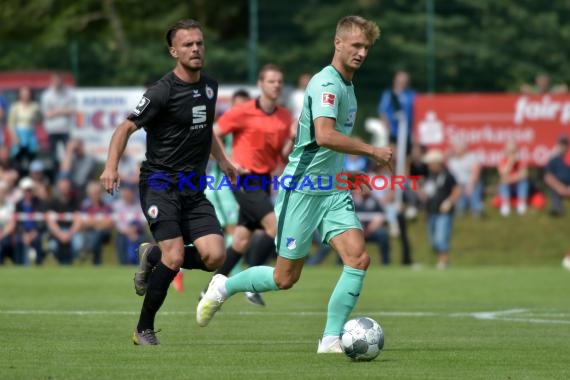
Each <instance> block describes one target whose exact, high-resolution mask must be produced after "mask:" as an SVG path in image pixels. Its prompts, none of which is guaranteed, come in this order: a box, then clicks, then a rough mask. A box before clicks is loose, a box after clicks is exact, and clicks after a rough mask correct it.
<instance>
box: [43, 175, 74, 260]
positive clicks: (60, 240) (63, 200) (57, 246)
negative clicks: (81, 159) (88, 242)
mask: <svg viewBox="0 0 570 380" xmlns="http://www.w3.org/2000/svg"><path fill="white" fill-rule="evenodd" d="M56 185H57V192H56V194H55V196H54V199H53V200H52V201H51V202H50V205H49V207H48V209H49V211H50V212H51V213H50V214H49V215H48V217H47V220H46V222H47V227H48V230H49V232H50V238H49V241H48V245H49V248H50V250H51V252H53V254H54V256H55V258H56V259H57V261H58V262H59V263H60V264H62V265H71V264H72V262H73V259H74V257H76V256H77V255H78V253H79V250H80V248H81V245H82V242H81V238H82V236H81V234H79V231H80V230H81V215H79V205H78V203H77V199H76V198H75V197H74V196H73V192H72V185H71V181H70V180H69V179H68V178H65V177H62V178H59V179H58V180H57V184H56ZM56 213H57V214H56Z"/></svg>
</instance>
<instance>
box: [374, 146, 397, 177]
mask: <svg viewBox="0 0 570 380" xmlns="http://www.w3.org/2000/svg"><path fill="white" fill-rule="evenodd" d="M372 157H373V158H374V160H376V162H378V164H379V165H380V167H382V168H385V167H386V168H388V170H390V172H391V173H393V172H394V170H393V169H392V148H374V151H373V153H372Z"/></svg>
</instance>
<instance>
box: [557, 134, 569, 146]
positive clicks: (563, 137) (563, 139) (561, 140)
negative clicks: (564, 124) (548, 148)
mask: <svg viewBox="0 0 570 380" xmlns="http://www.w3.org/2000/svg"><path fill="white" fill-rule="evenodd" d="M558 144H563V145H568V136H566V135H561V136H560V137H559V138H558Z"/></svg>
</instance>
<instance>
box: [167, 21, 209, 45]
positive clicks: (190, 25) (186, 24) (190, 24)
mask: <svg viewBox="0 0 570 380" xmlns="http://www.w3.org/2000/svg"><path fill="white" fill-rule="evenodd" d="M180 29H199V30H200V31H202V25H200V23H199V22H198V21H196V20H192V19H190V18H188V19H184V20H180V21H177V22H176V24H174V25H172V26H171V27H170V29H168V31H167V32H166V43H167V44H168V47H172V39H173V38H174V35H175V34H176V32H177V31H178V30H180Z"/></svg>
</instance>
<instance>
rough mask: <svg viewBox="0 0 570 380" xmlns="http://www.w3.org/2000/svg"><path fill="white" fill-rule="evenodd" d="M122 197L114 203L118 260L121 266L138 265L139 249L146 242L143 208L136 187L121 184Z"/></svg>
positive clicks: (129, 184)
mask: <svg viewBox="0 0 570 380" xmlns="http://www.w3.org/2000/svg"><path fill="white" fill-rule="evenodd" d="M120 195H121V197H120V198H119V199H118V200H116V201H115V202H114V203H113V206H112V207H113V212H114V214H115V217H116V220H115V227H116V230H117V236H116V244H117V258H118V259H119V264H121V265H129V264H137V263H138V257H137V249H138V246H139V244H141V243H142V242H143V241H145V233H144V228H143V224H142V215H141V208H140V205H139V203H138V202H137V197H136V185H135V184H132V183H128V182H127V183H121V189H120Z"/></svg>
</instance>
